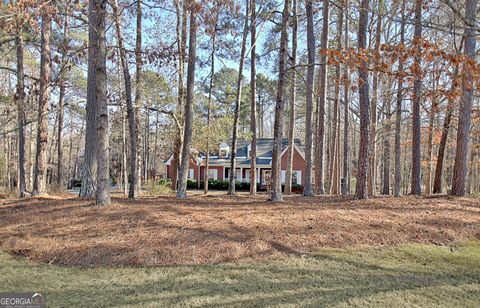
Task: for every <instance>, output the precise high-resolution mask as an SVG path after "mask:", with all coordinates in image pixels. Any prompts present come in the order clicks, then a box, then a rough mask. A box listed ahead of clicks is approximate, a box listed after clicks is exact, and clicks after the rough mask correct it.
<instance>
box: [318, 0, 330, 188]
mask: <svg viewBox="0 0 480 308" xmlns="http://www.w3.org/2000/svg"><path fill="white" fill-rule="evenodd" d="M329 9H330V0H324V1H323V26H322V38H321V42H320V68H319V77H318V82H319V84H318V98H317V113H318V116H317V123H316V125H317V127H318V128H317V138H316V139H317V140H316V142H315V145H316V146H315V190H316V193H317V194H324V193H325V188H324V178H323V174H324V170H323V161H324V140H325V101H326V96H327V54H326V52H327V49H328V29H329V27H330V25H329V13H330V12H329Z"/></svg>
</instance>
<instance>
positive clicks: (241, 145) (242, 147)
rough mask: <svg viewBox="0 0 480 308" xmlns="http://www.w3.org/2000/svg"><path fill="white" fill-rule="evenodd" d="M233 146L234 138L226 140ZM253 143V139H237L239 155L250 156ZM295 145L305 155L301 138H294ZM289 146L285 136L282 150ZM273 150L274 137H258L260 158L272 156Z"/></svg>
mask: <svg viewBox="0 0 480 308" xmlns="http://www.w3.org/2000/svg"><path fill="white" fill-rule="evenodd" d="M224 142H225V143H226V144H228V145H229V146H230V148H231V146H232V140H231V139H230V140H227V141H224ZM250 144H251V140H246V139H239V140H238V141H237V157H248V152H247V151H248V147H249V145H250ZM294 145H295V146H296V147H297V150H298V151H299V152H300V153H301V155H302V156H303V153H305V147H304V146H303V145H302V143H301V141H300V140H299V139H295V140H294ZM287 147H288V139H286V138H284V139H283V140H282V149H281V152H282V153H283V151H285V149H286V148H287ZM272 151H273V138H258V139H257V157H259V158H272V155H273V153H272Z"/></svg>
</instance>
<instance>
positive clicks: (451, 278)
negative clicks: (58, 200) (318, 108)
mask: <svg viewBox="0 0 480 308" xmlns="http://www.w3.org/2000/svg"><path fill="white" fill-rule="evenodd" d="M0 272H1V279H0V290H1V291H35V292H41V293H43V294H45V295H46V296H47V300H48V304H49V306H50V307H59V306H63V307H67V306H74V307H80V306H97V307H98V306H142V307H145V306H152V307H158V306H165V305H175V304H177V305H179V304H182V305H188V306H211V305H223V306H227V305H228V306H242V307H245V306H253V305H260V306H266V305H267V306H268V305H285V306H293V305H294V304H295V305H300V304H301V305H307V306H308V305H311V306H319V305H327V306H340V307H341V306H351V305H361V306H369V305H370V306H393V307H395V306H405V305H408V306H422V307H428V306H448V307H452V306H463V307H473V306H477V305H478V304H479V303H480V243H479V242H469V243H464V244H461V245H458V246H451V247H445V246H443V247H439V246H433V245H418V244H415V245H407V246H401V247H395V248H382V249H370V250H361V251H352V250H341V251H340V250H324V251H322V252H320V253H319V254H318V255H317V256H316V257H303V258H302V257H290V258H285V259H282V260H278V261H270V262H262V263H257V264H221V265H206V266H175V267H151V268H72V267H69V268H67V267H59V266H53V265H46V264H36V263H31V262H28V261H27V260H25V259H15V258H12V257H11V256H9V255H7V254H5V253H1V254H0Z"/></svg>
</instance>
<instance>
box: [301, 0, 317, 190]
mask: <svg viewBox="0 0 480 308" xmlns="http://www.w3.org/2000/svg"><path fill="white" fill-rule="evenodd" d="M305 10H306V14H307V52H308V68H307V85H306V86H307V90H306V92H307V93H306V95H307V97H306V107H305V108H306V111H305V161H306V169H305V184H304V186H303V195H304V196H312V195H313V186H312V171H313V161H312V154H313V151H312V150H313V148H312V145H313V133H312V124H313V123H312V116H313V90H314V89H313V82H314V78H315V66H314V65H315V33H314V22H313V0H305Z"/></svg>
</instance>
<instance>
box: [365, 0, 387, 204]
mask: <svg viewBox="0 0 480 308" xmlns="http://www.w3.org/2000/svg"><path fill="white" fill-rule="evenodd" d="M382 6H383V1H382V0H379V1H378V17H377V18H378V20H377V25H376V26H377V27H376V30H375V53H376V54H378V55H380V35H381V31H382V18H383V15H382ZM379 77H380V76H379V73H378V72H373V82H372V92H373V97H372V100H371V102H370V103H371V104H370V112H371V126H370V149H369V152H370V153H369V154H370V155H369V163H368V165H369V167H370V168H369V172H368V183H367V189H368V195H369V196H373V195H375V188H376V177H377V142H376V141H377V140H376V139H377V105H378V83H379V82H378V80H379Z"/></svg>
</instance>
